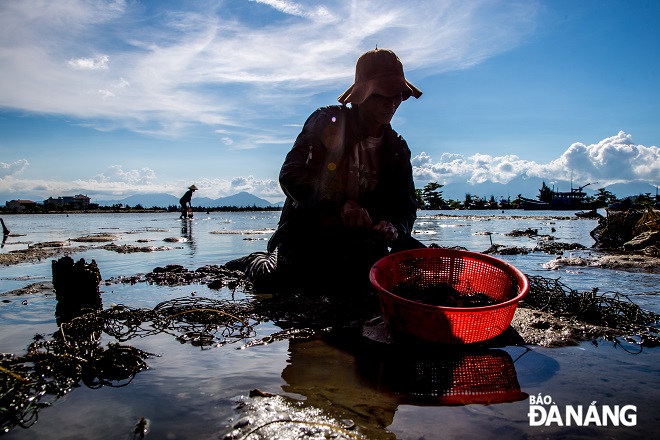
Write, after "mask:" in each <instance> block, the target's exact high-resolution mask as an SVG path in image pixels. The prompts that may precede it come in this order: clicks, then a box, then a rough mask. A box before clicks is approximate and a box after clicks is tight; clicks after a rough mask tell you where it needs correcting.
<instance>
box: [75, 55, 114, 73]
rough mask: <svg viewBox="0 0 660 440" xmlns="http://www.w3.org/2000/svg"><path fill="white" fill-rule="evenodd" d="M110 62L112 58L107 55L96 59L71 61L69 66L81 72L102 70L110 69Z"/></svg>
mask: <svg viewBox="0 0 660 440" xmlns="http://www.w3.org/2000/svg"><path fill="white" fill-rule="evenodd" d="M108 61H110V57H108V56H107V55H99V56H97V57H95V58H78V59H75V60H69V66H71V67H73V68H74V69H80V70H102V69H107V68H108Z"/></svg>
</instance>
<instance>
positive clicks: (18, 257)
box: [0, 241, 89, 266]
mask: <svg viewBox="0 0 660 440" xmlns="http://www.w3.org/2000/svg"><path fill="white" fill-rule="evenodd" d="M88 249H89V248H88V247H86V246H71V244H70V243H69V242H60V241H57V242H46V243H35V244H33V245H32V246H30V247H28V248H27V249H20V250H16V251H11V252H8V253H6V254H0V264H1V265H3V266H11V265H14V264H21V263H32V262H38V261H41V260H46V259H49V258H56V257H60V256H62V255H71V254H73V253H76V252H83V251H86V250H88Z"/></svg>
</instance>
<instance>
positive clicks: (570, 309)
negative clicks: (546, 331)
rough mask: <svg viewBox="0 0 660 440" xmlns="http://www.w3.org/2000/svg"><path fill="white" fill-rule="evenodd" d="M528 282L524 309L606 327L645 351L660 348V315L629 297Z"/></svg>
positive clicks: (557, 283)
mask: <svg viewBox="0 0 660 440" xmlns="http://www.w3.org/2000/svg"><path fill="white" fill-rule="evenodd" d="M528 279H529V283H530V289H529V293H528V294H527V296H526V297H525V299H524V300H523V301H522V302H521V307H527V308H531V309H535V310H540V311H543V312H547V313H550V314H552V315H554V316H557V317H564V318H572V319H576V320H579V321H582V322H585V323H588V324H594V325H598V326H602V327H606V328H608V329H609V330H614V333H616V334H619V335H621V336H626V337H627V339H628V340H629V342H635V343H638V344H639V345H642V346H645V347H656V346H658V345H660V337H659V331H658V329H657V328H656V327H654V325H655V324H656V323H658V322H660V314H657V313H654V312H651V311H646V310H643V309H642V308H641V307H639V306H638V305H637V304H635V303H634V302H633V301H632V300H631V299H630V298H629V297H628V296H626V295H624V294H621V293H610V294H604V293H599V292H598V289H597V288H594V289H592V290H590V291H583V292H579V291H577V290H574V289H571V288H569V287H568V286H566V285H565V284H564V283H562V282H561V281H559V279H552V278H544V277H541V276H528ZM609 334H612V332H609ZM633 336H635V337H637V340H635V339H633V338H632V337H633Z"/></svg>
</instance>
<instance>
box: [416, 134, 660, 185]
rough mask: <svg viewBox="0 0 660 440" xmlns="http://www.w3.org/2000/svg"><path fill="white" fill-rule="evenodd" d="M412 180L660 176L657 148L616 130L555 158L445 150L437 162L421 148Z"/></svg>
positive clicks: (604, 180)
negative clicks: (466, 154)
mask: <svg viewBox="0 0 660 440" xmlns="http://www.w3.org/2000/svg"><path fill="white" fill-rule="evenodd" d="M412 163H413V172H414V175H415V180H416V181H418V182H423V183H427V182H431V181H436V182H438V183H440V184H443V185H446V184H450V183H463V182H468V183H470V184H472V185H477V184H481V183H485V182H491V183H501V184H507V183H509V182H511V181H512V180H514V179H517V178H527V177H538V178H541V179H547V180H548V181H552V180H563V181H570V180H573V181H580V182H596V181H597V182H598V183H599V186H606V185H610V184H614V183H622V182H631V181H647V182H649V183H651V184H657V182H660V149H659V148H658V147H655V146H653V147H645V146H643V145H636V144H635V143H634V142H633V140H632V136H631V135H630V134H626V133H624V132H623V131H620V132H619V133H618V134H617V135H616V136H612V137H609V138H607V139H603V140H602V141H600V142H598V143H596V144H592V145H585V144H583V143H579V142H578V143H574V144H573V145H571V146H570V147H568V149H567V150H566V151H565V152H564V153H563V154H562V155H561V156H560V157H559V158H557V159H555V160H553V161H551V162H549V163H547V164H540V163H537V162H534V161H527V160H523V159H520V158H518V157H517V156H491V155H485V154H475V155H473V156H470V157H467V158H466V157H464V156H462V155H459V154H443V155H441V156H440V158H439V159H438V161H437V162H435V163H434V162H433V160H432V158H431V157H430V156H429V155H428V154H426V153H424V152H422V153H421V154H419V155H418V156H416V157H414V158H413V159H412Z"/></svg>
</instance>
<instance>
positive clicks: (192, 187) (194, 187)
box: [188, 185, 198, 191]
mask: <svg viewBox="0 0 660 440" xmlns="http://www.w3.org/2000/svg"><path fill="white" fill-rule="evenodd" d="M188 189H192V190H193V191H197V189H198V188H197V187H196V186H195V185H190V186H189V187H188Z"/></svg>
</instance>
